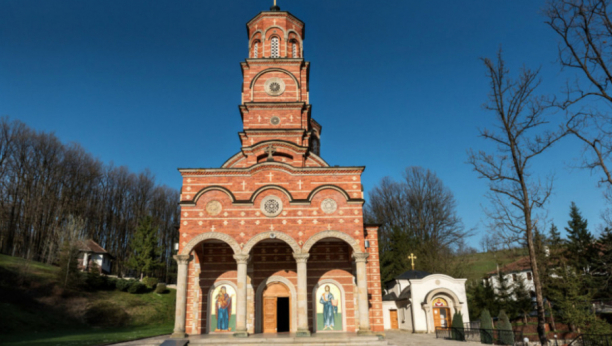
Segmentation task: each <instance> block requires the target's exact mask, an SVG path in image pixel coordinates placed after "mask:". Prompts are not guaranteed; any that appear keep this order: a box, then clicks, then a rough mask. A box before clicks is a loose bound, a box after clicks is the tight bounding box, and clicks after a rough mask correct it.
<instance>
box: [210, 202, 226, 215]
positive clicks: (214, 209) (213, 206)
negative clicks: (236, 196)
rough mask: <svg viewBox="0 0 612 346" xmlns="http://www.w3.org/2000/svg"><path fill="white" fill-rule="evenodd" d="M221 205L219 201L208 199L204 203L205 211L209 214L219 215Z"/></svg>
mask: <svg viewBox="0 0 612 346" xmlns="http://www.w3.org/2000/svg"><path fill="white" fill-rule="evenodd" d="M221 209H223V207H222V206H221V203H220V202H219V201H210V202H208V203H207V204H206V212H207V213H208V215H210V216H215V215H219V213H220V212H221Z"/></svg>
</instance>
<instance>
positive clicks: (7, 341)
mask: <svg viewBox="0 0 612 346" xmlns="http://www.w3.org/2000/svg"><path fill="white" fill-rule="evenodd" d="M172 328H173V325H170V324H166V325H159V326H134V327H124V328H105V329H93V328H84V329H80V330H78V329H77V330H71V329H65V330H58V331H55V332H43V333H25V334H9V335H4V336H3V337H2V341H1V344H2V345H6V346H87V345H104V344H110V343H115V342H121V341H129V340H134V339H140V338H145V337H150V336H157V335H164V334H170V333H172Z"/></svg>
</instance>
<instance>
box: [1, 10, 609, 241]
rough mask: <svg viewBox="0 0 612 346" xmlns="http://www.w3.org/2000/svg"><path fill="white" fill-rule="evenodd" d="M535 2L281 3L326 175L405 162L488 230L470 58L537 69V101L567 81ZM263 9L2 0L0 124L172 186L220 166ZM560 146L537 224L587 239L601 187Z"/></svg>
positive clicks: (487, 117) (547, 159)
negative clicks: (580, 221)
mask: <svg viewBox="0 0 612 346" xmlns="http://www.w3.org/2000/svg"><path fill="white" fill-rule="evenodd" d="M543 4H544V1H543V0H542V1H540V0H497V1H491V0H471V1H457V0H444V1H442V0H440V1H433V0H431V1H414V0H401V1H400V0H395V1H371V0H370V1H364V0H350V1H349V0H343V1H338V0H333V1H332V0H328V1H322V0H319V1H313V0H308V1H306V0H279V6H281V9H282V10H287V11H290V12H291V13H292V14H294V15H295V16H297V17H298V18H300V19H301V20H303V21H304V22H305V23H306V40H305V42H304V45H305V46H304V49H305V50H304V52H305V58H306V59H307V60H309V61H310V62H311V73H310V78H311V84H310V101H311V103H312V104H313V112H312V114H313V117H314V118H315V119H316V120H317V121H318V122H319V123H320V124H322V125H323V132H322V139H321V154H322V157H323V158H324V159H325V160H327V162H328V163H330V164H331V165H365V166H367V168H366V171H365V173H364V176H363V183H364V186H365V189H366V197H367V191H368V190H369V189H371V188H372V187H373V186H374V185H376V184H377V183H378V182H379V181H380V179H381V178H382V177H384V176H387V175H388V176H393V177H396V178H400V177H401V174H402V171H403V170H404V168H405V167H407V166H413V165H414V166H422V167H425V168H429V169H431V170H433V171H435V172H436V173H437V174H438V176H439V177H440V178H441V179H442V180H443V181H444V183H445V184H446V185H447V186H448V187H449V188H450V189H451V190H452V192H453V193H454V194H455V197H456V199H457V202H458V212H459V214H460V216H461V217H462V218H463V221H464V223H465V225H466V227H469V228H471V227H476V228H477V234H476V236H475V237H473V238H471V244H472V245H473V246H475V247H476V246H477V242H478V239H479V238H480V235H481V234H482V233H483V232H486V228H485V221H486V218H485V215H484V213H483V212H482V209H481V205H486V204H487V201H486V200H485V199H484V198H483V195H484V193H485V192H486V191H487V184H486V182H485V181H484V180H480V179H478V177H477V174H476V173H475V172H473V171H472V169H471V167H470V166H469V165H467V164H466V163H465V162H466V160H467V154H466V150H467V149H469V148H474V149H486V148H488V144H487V143H486V142H485V141H484V140H482V139H480V138H478V127H483V126H487V125H488V124H490V122H491V119H492V118H493V117H492V115H491V114H489V113H487V112H486V111H484V110H483V109H482V107H481V105H482V104H483V103H484V102H485V101H486V99H487V93H488V92H489V88H488V81H487V79H486V77H485V69H484V66H483V64H482V61H481V60H480V58H482V57H494V56H495V54H496V52H497V50H498V49H499V47H500V45H501V46H502V48H503V50H504V56H505V58H506V60H507V63H508V66H509V67H510V68H511V70H512V72H514V73H515V75H516V73H518V68H519V67H520V66H521V65H522V64H523V63H526V64H527V65H528V66H530V67H535V68H537V67H541V76H542V78H543V84H542V87H541V89H540V91H541V92H542V93H548V94H550V93H556V92H558V91H559V90H560V89H561V85H562V84H563V83H564V81H565V80H566V79H567V78H568V77H571V76H569V75H567V74H566V72H561V71H560V68H559V65H558V64H557V63H556V52H557V50H556V47H557V37H555V36H554V34H553V32H552V31H551V29H549V28H548V27H547V25H546V24H545V23H544V17H543V16H542V15H541V7H542V6H543ZM271 5H272V0H241V1H237V0H236V1H233V0H232V1H209V0H206V1H204V0H199V1H195V0H191V1H186V0H185V1H151V0H146V1H145V0H141V1H135V0H134V1H118V0H117V1H82V0H63V1H44V0H38V1H32V0H20V1H11V0H0V115H6V116H10V117H11V118H13V119H19V120H21V121H23V122H25V123H26V124H28V125H29V126H31V127H33V128H35V129H38V130H44V131H50V132H55V133H56V134H57V136H58V137H59V138H60V139H62V140H63V141H64V142H70V141H75V142H79V143H81V144H82V145H83V146H84V147H85V148H86V149H87V150H89V151H90V152H91V153H93V154H94V156H97V157H99V158H100V159H101V160H103V161H104V162H111V161H112V162H114V163H115V164H116V165H126V166H129V168H130V169H132V170H133V171H140V170H143V169H145V168H150V169H151V171H152V172H153V173H154V174H155V175H156V176H157V181H158V182H159V183H162V184H166V185H169V186H171V187H175V188H177V189H178V188H180V184H181V179H180V175H179V173H178V172H177V170H176V169H177V167H219V166H220V165H221V164H222V163H223V162H224V161H225V160H226V159H227V158H229V157H230V156H232V155H233V154H235V153H236V152H238V150H239V141H238V136H237V132H239V131H241V129H242V128H241V122H240V115H239V112H238V104H239V103H240V86H241V80H242V79H241V72H240V66H239V62H240V61H243V60H244V59H245V58H246V56H247V35H246V28H245V23H246V22H247V21H248V20H250V19H251V18H252V17H254V16H255V15H256V14H257V13H258V12H259V11H262V10H267V9H268V8H269V7H270V6H271ZM580 153H581V149H580V146H579V143H577V142H575V141H573V140H566V141H564V142H562V143H560V145H558V146H557V147H555V148H554V149H553V150H551V151H550V152H548V153H546V155H544V156H542V157H541V161H540V162H539V163H538V164H537V165H535V166H534V170H536V171H537V172H538V173H539V174H541V175H542V176H544V175H545V174H549V173H553V174H555V177H556V180H555V194H554V195H553V196H552V198H551V200H550V203H549V204H548V205H547V208H548V211H549V213H548V216H549V217H550V218H551V219H552V220H554V222H555V223H556V224H557V225H558V226H560V228H562V227H564V226H565V225H566V221H567V219H568V213H569V204H570V202H571V201H575V202H576V203H577V205H578V207H579V208H581V210H582V212H583V215H584V216H585V217H587V218H588V220H589V222H590V225H591V227H590V228H591V230H592V231H595V230H596V225H597V224H599V223H600V213H601V212H602V211H603V210H604V209H605V201H604V199H603V197H602V192H601V190H599V189H598V188H597V186H596V183H597V177H596V176H593V175H591V174H590V173H589V172H587V171H582V170H577V169H570V168H568V167H569V166H571V165H572V164H575V163H576V161H575V159H576V158H578V157H579V155H580Z"/></svg>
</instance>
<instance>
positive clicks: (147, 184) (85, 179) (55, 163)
mask: <svg viewBox="0 0 612 346" xmlns="http://www.w3.org/2000/svg"><path fill="white" fill-rule="evenodd" d="M178 202H179V193H178V191H176V190H175V189H172V188H169V187H167V186H159V185H157V184H156V183H155V177H154V176H153V175H152V174H151V173H150V172H149V171H144V172H140V173H134V172H130V170H129V169H128V168H127V167H125V166H120V167H116V166H114V165H113V164H104V163H103V162H101V161H100V160H99V159H97V158H95V157H94V156H93V155H92V154H90V153H88V152H87V151H85V150H84V149H83V148H82V147H81V146H80V145H79V144H77V143H69V144H66V143H62V142H61V141H60V140H59V139H58V138H57V136H55V135H54V134H53V133H46V132H40V131H36V130H34V129H31V128H29V127H28V126H27V125H26V124H24V123H22V122H20V121H17V120H13V121H11V120H10V119H8V118H1V119H0V252H1V253H3V254H8V255H11V256H18V257H23V258H26V259H31V260H35V261H40V262H45V263H56V262H57V261H58V258H59V253H60V249H61V247H62V245H63V244H64V243H65V241H66V240H68V239H66V237H68V234H69V232H66V231H65V229H66V227H67V223H68V222H69V220H70V219H71V218H76V219H79V220H82V222H83V227H82V229H80V230H79V231H78V234H77V237H78V238H81V239H86V238H92V239H93V240H94V241H96V242H98V243H99V244H100V245H101V246H102V247H103V248H105V249H106V250H107V251H108V252H110V253H111V254H112V255H113V256H115V257H116V259H115V260H114V261H113V272H114V273H118V274H120V275H121V274H126V273H127V271H128V270H129V269H128V267H127V266H126V264H127V263H128V261H129V259H130V256H131V254H132V253H133V249H131V248H130V241H131V239H132V238H133V237H134V234H135V231H136V228H137V226H138V224H139V222H140V220H142V219H143V218H145V217H151V219H152V223H153V224H154V226H155V227H156V229H157V232H158V234H157V241H158V243H159V244H160V245H162V244H164V246H163V247H162V248H163V251H161V254H160V257H159V259H158V260H159V261H161V263H162V264H163V265H162V266H160V268H158V269H157V271H156V272H155V273H156V276H157V277H159V278H166V275H167V274H168V273H169V268H170V266H172V245H171V244H174V243H176V242H177V241H178V230H177V227H178V221H179V213H180V210H179V205H178Z"/></svg>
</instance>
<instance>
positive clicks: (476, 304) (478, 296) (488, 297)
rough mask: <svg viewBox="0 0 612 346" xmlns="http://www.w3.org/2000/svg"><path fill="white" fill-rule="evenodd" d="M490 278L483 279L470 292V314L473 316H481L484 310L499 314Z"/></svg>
mask: <svg viewBox="0 0 612 346" xmlns="http://www.w3.org/2000/svg"><path fill="white" fill-rule="evenodd" d="M490 280H491V279H490V278H483V279H482V280H481V281H479V282H477V283H476V284H475V285H474V286H473V287H472V288H471V289H470V290H469V292H468V293H469V295H470V296H471V297H470V298H472V299H471V301H470V313H471V314H473V315H472V316H480V315H481V314H482V312H483V311H484V310H487V311H495V312H499V309H498V307H497V303H496V302H495V291H494V290H493V286H492V285H491V283H490Z"/></svg>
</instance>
